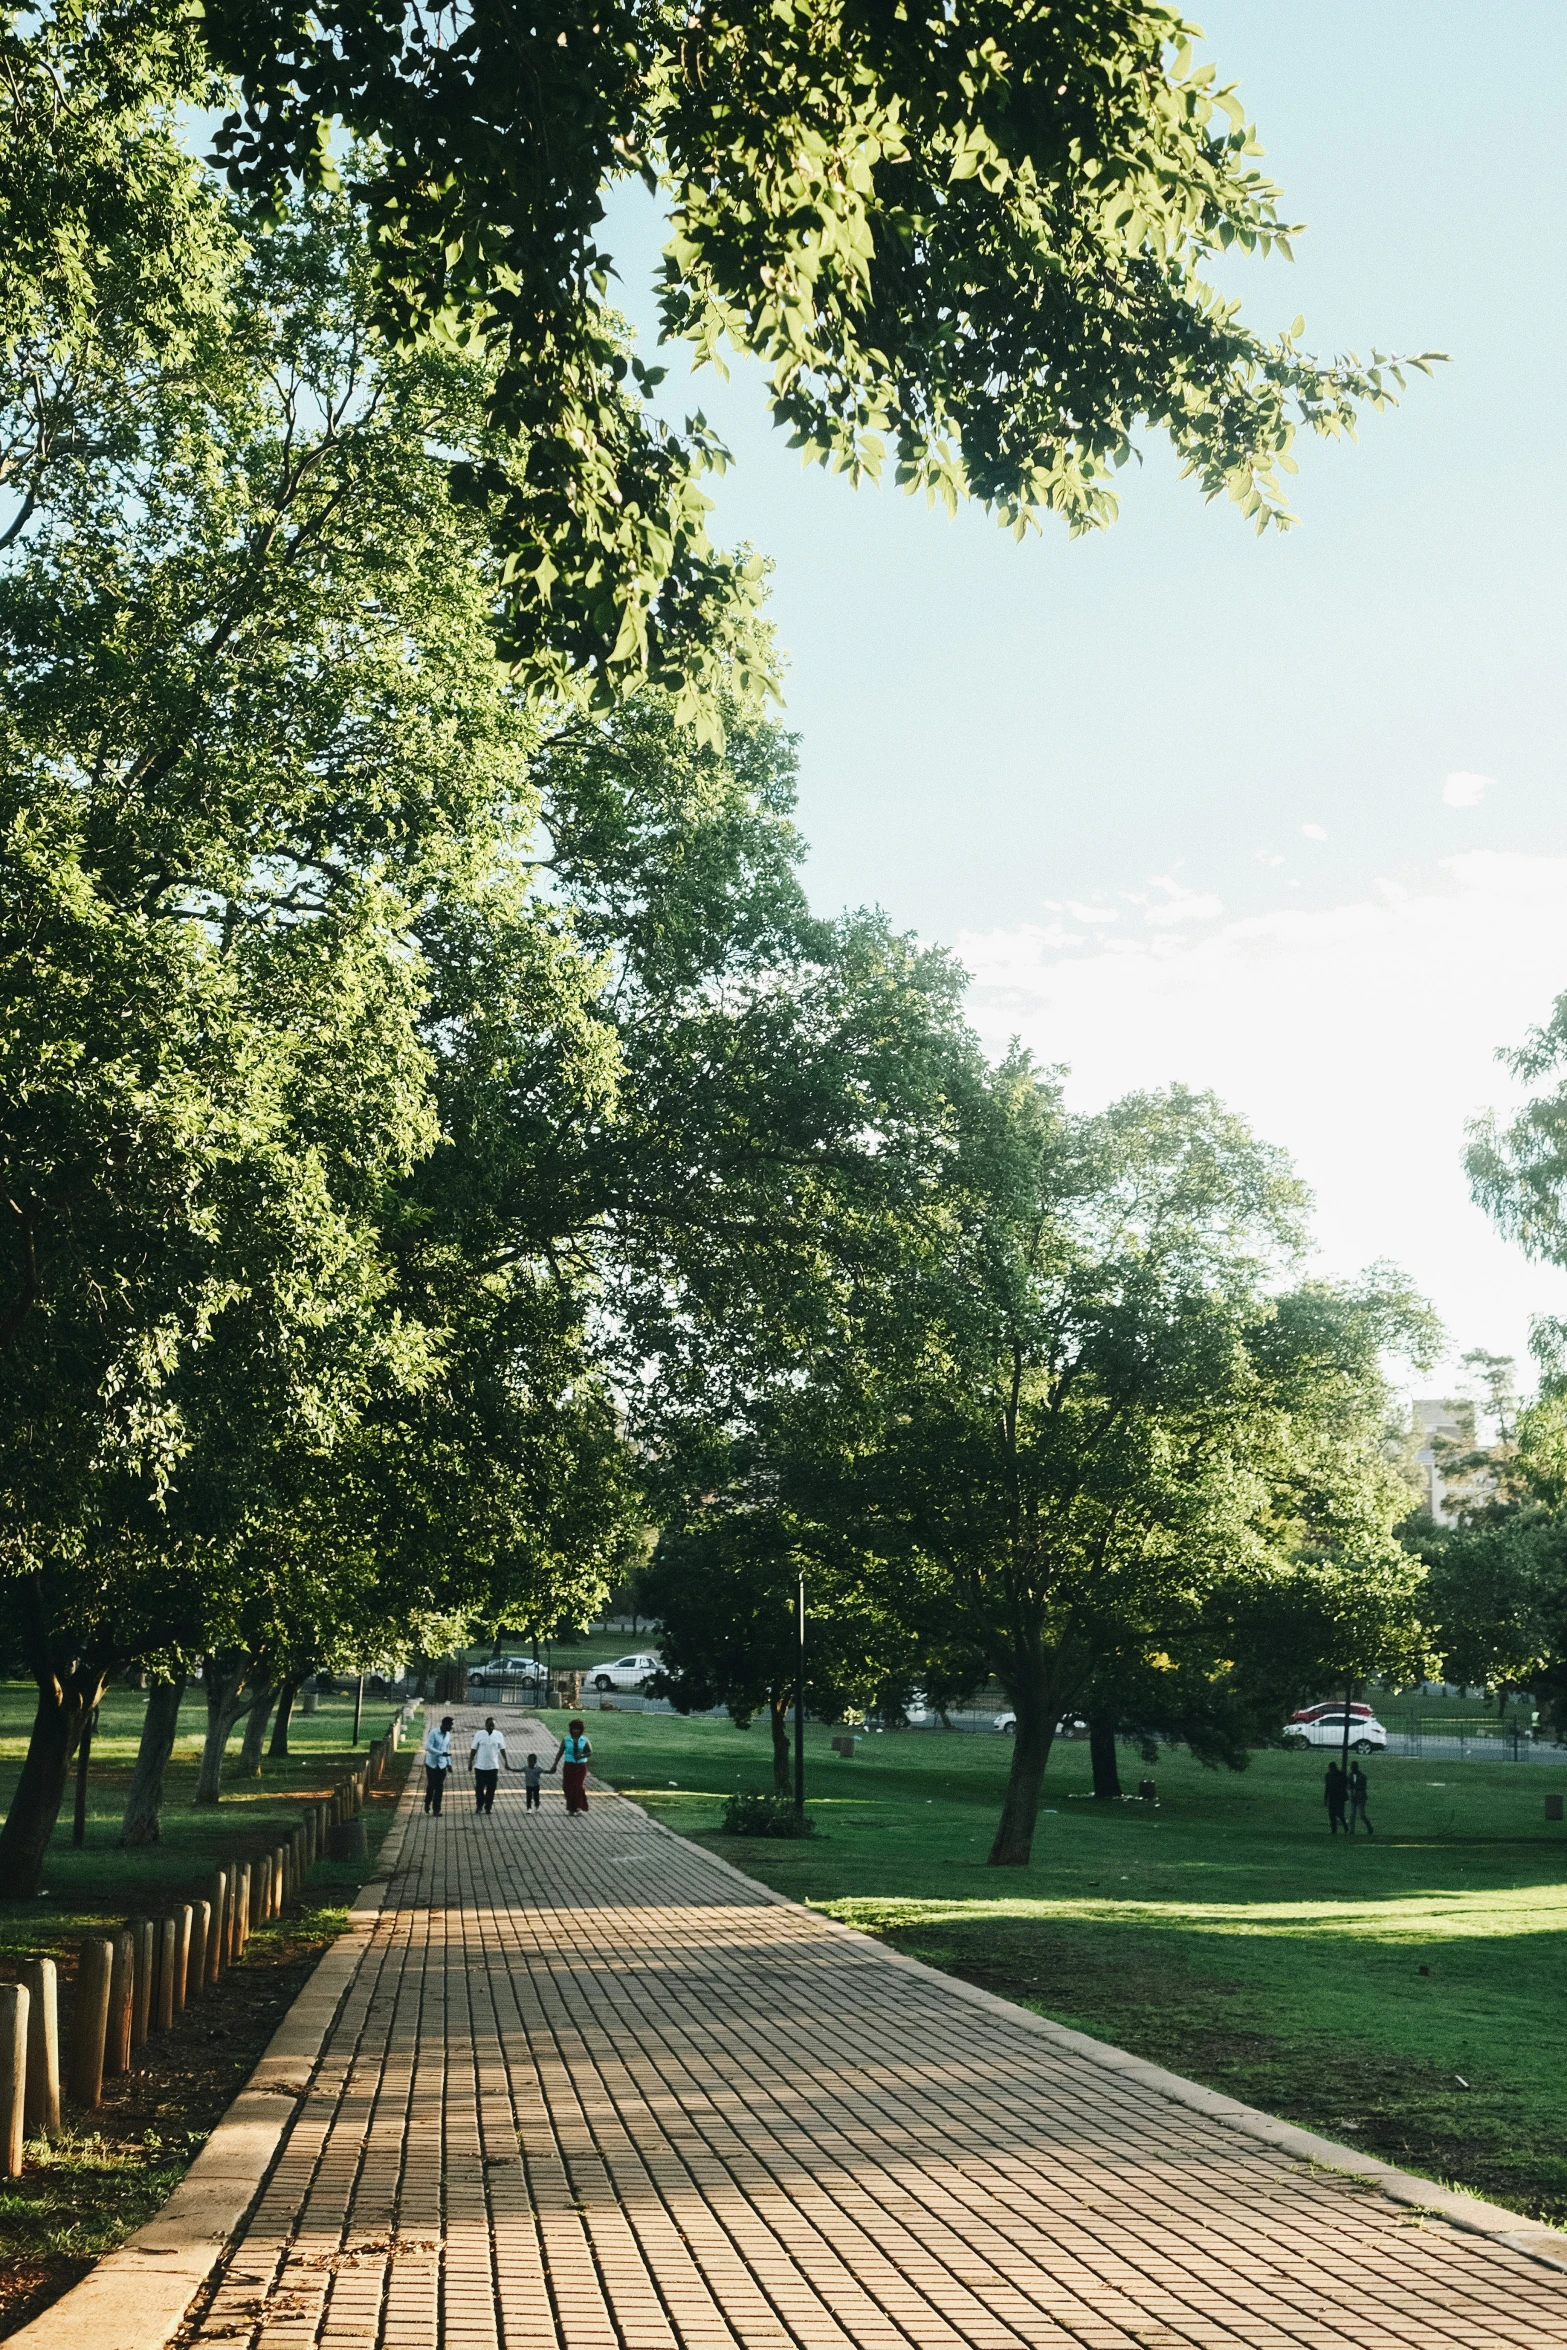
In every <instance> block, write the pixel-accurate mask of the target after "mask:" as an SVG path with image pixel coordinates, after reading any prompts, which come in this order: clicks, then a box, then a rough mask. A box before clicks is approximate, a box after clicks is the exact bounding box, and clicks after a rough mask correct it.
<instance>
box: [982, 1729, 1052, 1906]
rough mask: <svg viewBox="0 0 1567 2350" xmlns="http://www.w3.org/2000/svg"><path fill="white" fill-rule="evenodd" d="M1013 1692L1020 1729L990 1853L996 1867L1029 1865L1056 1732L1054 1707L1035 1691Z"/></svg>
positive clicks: (1022, 1867) (1025, 1866)
mask: <svg viewBox="0 0 1567 2350" xmlns="http://www.w3.org/2000/svg"><path fill="white" fill-rule="evenodd" d="M1011 1695H1012V1702H1013V1705H1014V1706H1015V1708H1016V1710H1017V1728H1016V1730H1015V1731H1014V1732H1013V1734H1012V1771H1011V1775H1010V1777H1009V1778H1008V1780H1007V1792H1006V1798H1005V1800H1004V1802H1003V1803H1002V1806H1001V1818H1000V1820H999V1822H998V1823H997V1827H996V1841H995V1842H994V1844H992V1846H991V1848H990V1853H989V1859H988V1865H989V1866H990V1867H991V1868H993V1869H1026V1868H1027V1866H1028V1857H1029V1854H1030V1853H1031V1852H1032V1850H1033V1848H1034V1822H1035V1821H1036V1820H1037V1819H1038V1817H1039V1791H1040V1788H1041V1786H1042V1785H1043V1782H1044V1776H1045V1765H1046V1763H1047V1762H1048V1761H1049V1760H1050V1741H1051V1739H1052V1738H1053V1736H1054V1735H1055V1724H1056V1713H1055V1709H1054V1707H1053V1706H1043V1705H1041V1704H1040V1703H1039V1700H1038V1697H1037V1696H1036V1695H1035V1694H1034V1693H1033V1692H1032V1691H1029V1692H1027V1693H1020V1692H1017V1691H1013V1692H1012V1693H1011Z"/></svg>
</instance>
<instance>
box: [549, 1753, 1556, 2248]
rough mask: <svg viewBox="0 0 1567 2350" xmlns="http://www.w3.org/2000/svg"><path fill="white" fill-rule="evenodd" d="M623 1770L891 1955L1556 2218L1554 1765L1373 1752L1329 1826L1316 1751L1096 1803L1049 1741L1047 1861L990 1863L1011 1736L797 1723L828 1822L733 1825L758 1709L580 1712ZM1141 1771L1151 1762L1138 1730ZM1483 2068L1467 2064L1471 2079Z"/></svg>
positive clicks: (1173, 1778) (1186, 1772)
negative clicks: (1365, 1779) (1343, 1817)
mask: <svg viewBox="0 0 1567 2350" xmlns="http://www.w3.org/2000/svg"><path fill="white" fill-rule="evenodd" d="M587 1721H588V1727H589V1731H590V1733H591V1735H592V1738H593V1742H594V1746H595V1749H596V1758H597V1760H596V1767H597V1769H598V1770H599V1772H600V1773H601V1775H603V1776H604V1777H606V1778H608V1779H609V1780H611V1781H612V1782H613V1783H614V1784H615V1785H616V1786H618V1787H621V1788H623V1789H624V1790H625V1792H626V1793H628V1794H630V1795H633V1796H635V1797H636V1799H637V1800H638V1801H639V1802H642V1803H645V1804H646V1805H647V1807H648V1809H649V1810H650V1811H651V1812H653V1813H654V1814H655V1816H657V1817H658V1818H659V1819H661V1820H664V1821H665V1822H667V1824H668V1825H670V1826H671V1827H674V1828H677V1829H678V1830H680V1832H681V1833H682V1834H685V1835H689V1836H693V1837H695V1838H696V1839H697V1840H698V1841H700V1842H703V1843H709V1844H710V1845H711V1848H712V1849H713V1850H714V1851H716V1852H720V1853H722V1854H723V1855H724V1856H725V1857H726V1858H727V1859H729V1860H732V1861H734V1862H736V1863H737V1864H738V1865H739V1866H740V1867H742V1868H743V1869H745V1870H747V1871H748V1872H749V1873H750V1874H752V1875H753V1876H756V1877H759V1878H761V1879H762V1880H763V1881H764V1882H765V1883H767V1884H769V1885H773V1886H776V1887H777V1888H778V1889H779V1890H781V1891H783V1892H786V1893H789V1894H791V1895H792V1896H794V1897H795V1898H796V1899H798V1900H801V1901H806V1902H809V1903H811V1904H812V1905H813V1906H816V1907H820V1908H822V1909H825V1910H827V1911H828V1912H829V1913H830V1914H831V1915H832V1916H834V1917H839V1918H842V1919H844V1920H846V1921H847V1922H848V1923H850V1924H852V1925H855V1926H859V1927H861V1928H863V1929H865V1930H866V1931H868V1932H871V1933H875V1934H880V1935H883V1936H884V1937H885V1938H886V1939H887V1940H888V1941H889V1942H892V1943H894V1944H896V1946H897V1947H898V1948H899V1949H900V1950H905V1951H908V1952H910V1953H911V1954H912V1955H913V1956H915V1957H918V1958H922V1959H925V1960H927V1961H928V1962H929V1963H930V1964H932V1965H935V1966H938V1967H943V1968H946V1969H948V1970H949V1971H951V1972H953V1973H955V1974H959V1975H962V1976H964V1977H966V1978H967V1979H968V1980H970V1981H972V1982H977V1983H982V1984H983V1985H984V1986H985V1987H986V1988H987V1989H990V1990H993V1991H996V1992H999V1993H1001V1994H1002V1995H1003V1996H1004V1997H1007V1998H1010V1999H1016V2000H1020V2001H1022V2002H1023V2003H1024V2004H1026V2005H1028V2006H1031V2007H1034V2008H1037V2009H1038V2010H1039V2011H1040V2013H1042V2014H1045V2015H1049V2016H1053V2017H1055V2018H1056V2019H1058V2020H1059V2021H1060V2022H1062V2023H1067V2024H1071V2025H1073V2026H1075V2027H1076V2028H1077V2029H1079V2030H1081V2031H1085V2032H1091V2033H1093V2034H1095V2035H1096V2036H1097V2037H1098V2038H1100V2039H1104V2040H1110V2041H1114V2042H1116V2043H1117V2044H1119V2045H1120V2046H1122V2047H1124V2048H1130V2049H1133V2050H1135V2051H1136V2052H1137V2054H1139V2055H1141V2056H1145V2057H1148V2058H1150V2059H1152V2060H1153V2061H1155V2062H1157V2063H1159V2064H1163V2065H1167V2066H1169V2067H1170V2069H1171V2070H1173V2071H1176V2072H1180V2073H1183V2074H1186V2075H1187V2076H1189V2077H1191V2078H1193V2079H1196V2080H1200V2081H1204V2082H1207V2083H1208V2084H1209V2085H1210V2086H1212V2087H1214V2088H1217V2089H1222V2090H1224V2091H1226V2092H1227V2093H1228V2094H1230V2095H1232V2096H1236V2097H1240V2098H1242V2099H1244V2100H1245V2101H1246V2102H1247V2103H1249V2104H1254V2105H1258V2106H1262V2107H1264V2108H1265V2109H1266V2110H1268V2111H1269V2112H1272V2113H1277V2114H1282V2115H1284V2116H1286V2117H1288V2118H1289V2119H1291V2120H1293V2121H1298V2122H1301V2123H1303V2124H1305V2125H1306V2126H1308V2127H1310V2128H1312V2129H1317V2130H1321V2131H1323V2132H1325V2133H1326V2134H1327V2135H1329V2136H1331V2137H1336V2138H1341V2139H1344V2140H1346V2141H1348V2142H1350V2143H1353V2144H1355V2145H1359V2146H1364V2147H1366V2148H1367V2149H1369V2150H1370V2151H1373V2152H1375V2153H1377V2154H1380V2155H1382V2156H1383V2157H1385V2158H1387V2159H1389V2160H1393V2161H1397V2162H1399V2163H1402V2164H1405V2165H1407V2166H1408V2167H1409V2168H1411V2169H1413V2170H1416V2171H1419V2172H1421V2173H1422V2174H1424V2175H1427V2176H1429V2177H1432V2178H1436V2179H1441V2180H1444V2181H1447V2182H1451V2183H1454V2184H1457V2185H1461V2186H1465V2187H1468V2188H1470V2189H1472V2190H1473V2191H1474V2192H1475V2193H1477V2194H1482V2195H1486V2196H1490V2197H1492V2198H1494V2199H1495V2200H1496V2201H1498V2202H1501V2203H1504V2204H1508V2205H1510V2206H1511V2207H1513V2208H1515V2209H1517V2210H1520V2211H1527V2212H1530V2213H1532V2214H1534V2215H1536V2216H1538V2217H1542V2218H1547V2219H1551V2220H1555V2221H1556V2222H1558V2223H1559V2224H1561V2223H1567V2151H1564V2150H1563V2148H1562V2144H1561V2125H1560V2087H1559V2082H1560V2073H1561V2054H1560V2043H1561V2030H1562V2022H1561V1992H1562V1984H1563V1980H1564V1971H1563V1970H1564V1958H1567V1827H1563V1826H1562V1825H1561V1824H1560V1823H1555V1824H1552V1823H1547V1821H1546V1820H1545V1817H1544V1809H1545V1806H1544V1797H1545V1795H1546V1793H1547V1791H1548V1790H1553V1789H1557V1790H1559V1789H1561V1788H1562V1787H1563V1785H1564V1783H1567V1757H1564V1758H1563V1765H1562V1768H1561V1769H1560V1770H1557V1769H1554V1768H1542V1767H1541V1766H1540V1765H1538V1764H1509V1763H1502V1762H1498V1763H1477V1762H1464V1763H1452V1764H1448V1765H1447V1766H1446V1767H1444V1766H1443V1765H1441V1764H1439V1763H1432V1762H1429V1761H1426V1762H1419V1761H1404V1760H1400V1759H1396V1758H1387V1757H1382V1758H1377V1759H1373V1760H1372V1761H1371V1762H1370V1763H1369V1764H1368V1766H1367V1767H1368V1772H1369V1776H1370V1778H1371V1784H1372V1797H1373V1800H1372V1803H1371V1816H1372V1820H1373V1823H1374V1825H1375V1828H1376V1835H1375V1838H1374V1839H1372V1840H1369V1841H1368V1840H1366V1839H1363V1838H1358V1837H1357V1838H1356V1839H1355V1840H1354V1841H1353V1842H1347V1841H1346V1840H1345V1839H1343V1838H1342V1837H1340V1838H1330V1836H1329V1835H1328V1832H1327V1818H1326V1813H1325V1811H1324V1809H1323V1805H1322V1771H1323V1762H1322V1759H1321V1758H1320V1757H1319V1756H1315V1755H1291V1754H1282V1753H1268V1754H1261V1755H1258V1756H1257V1757H1256V1758H1255V1760H1254V1762H1253V1764H1252V1767H1251V1769H1250V1770H1249V1771H1246V1772H1242V1773H1230V1772H1225V1771H1204V1770H1201V1769H1199V1768H1198V1767H1197V1765H1195V1764H1194V1763H1193V1762H1192V1761H1191V1760H1190V1759H1189V1757H1187V1756H1186V1755H1184V1754H1181V1753H1169V1754H1165V1755H1162V1756H1161V1758H1160V1761H1159V1763H1158V1764H1157V1765H1156V1766H1153V1769H1152V1775H1153V1776H1154V1777H1155V1778H1156V1780H1157V1783H1158V1790H1159V1802H1158V1805H1157V1808H1156V1807H1154V1806H1152V1805H1146V1804H1142V1803H1138V1802H1135V1801H1133V1802H1128V1803H1122V1804H1117V1805H1104V1804H1095V1803H1094V1802H1093V1801H1092V1798H1091V1794H1090V1780H1089V1771H1088V1755H1087V1749H1086V1747H1085V1746H1083V1745H1078V1744H1065V1743H1062V1744H1058V1745H1057V1746H1056V1748H1055V1751H1054V1753H1053V1755H1052V1757H1051V1764H1050V1770H1049V1773H1048V1777H1047V1792H1046V1796H1045V1802H1046V1805H1047V1807H1048V1808H1047V1810H1046V1811H1045V1814H1044V1816H1043V1817H1042V1818H1041V1820H1040V1823H1039V1832H1038V1835H1037V1837H1036V1839H1035V1845H1034V1858H1033V1864H1032V1866H1031V1867H1030V1868H1029V1869H1027V1870H1024V1871H1016V1870H996V1869H989V1868H987V1867H986V1866H985V1854H986V1851H987V1850H988V1848H989V1844H990V1839H991V1835H992V1832H993V1829H994V1826H995V1818H996V1811H997V1807H998V1804H999V1802H1000V1797H1001V1790H1002V1785H1003V1782H1004V1779H1005V1776H1006V1771H1007V1764H1008V1747H1007V1741H1005V1740H1004V1739H1002V1738H1000V1737H995V1738H988V1737H986V1736H984V1735H983V1734H976V1735H965V1734H961V1733H954V1734H944V1733H941V1732H918V1731H907V1732H903V1733H901V1734H889V1735H887V1736H884V1737H873V1738H869V1739H866V1740H864V1741H863V1742H862V1743H861V1746H860V1749H859V1753H858V1755H857V1756H856V1758H855V1759H854V1760H853V1761H852V1762H845V1761H840V1760H839V1758H838V1757H837V1756H835V1755H834V1754H833V1753H832V1752H831V1750H830V1748H829V1746H828V1739H829V1737H830V1736H831V1733H830V1731H828V1730H826V1729H825V1728H817V1727H816V1726H814V1725H813V1726H812V1727H811V1728H810V1729H809V1730H808V1732H807V1765H808V1793H809V1795H810V1799H811V1812H812V1816H813V1818H814V1820H815V1822H816V1828H817V1833H816V1835H815V1836H814V1837H813V1838H811V1839H810V1840H808V1841H805V1842H800V1843H784V1842H767V1841H760V1840H754V1841H753V1840H749V1839H747V1840H741V1839H737V1838H728V1837H720V1836H719V1835H717V1833H716V1829H717V1823H718V1804H719V1801H720V1800H721V1799H722V1798H723V1797H725V1796H727V1795H729V1794H731V1793H733V1792H734V1791H735V1790H736V1789H737V1788H762V1787H765V1786H767V1785H768V1784H769V1783H770V1768H769V1764H770V1757H769V1752H768V1746H767V1739H766V1733H765V1730H764V1729H763V1728H762V1727H760V1726H757V1727H755V1728H753V1729H751V1730H750V1731H749V1732H737V1731H736V1730H734V1729H733V1728H732V1727H731V1726H730V1725H729V1724H727V1723H709V1722H681V1721H679V1720H677V1719H675V1718H673V1717H671V1716H667V1715H655V1714H643V1715H637V1714H629V1713H599V1712H596V1711H595V1712H591V1713H589V1714H588V1715H587ZM1122 1753H1123V1761H1122V1775H1123V1781H1124V1782H1126V1783H1129V1784H1131V1785H1133V1786H1135V1784H1136V1782H1137V1780H1138V1778H1139V1776H1141V1775H1142V1773H1143V1771H1144V1769H1145V1767H1146V1766H1143V1765H1141V1764H1139V1763H1138V1762H1137V1760H1136V1755H1135V1750H1128V1749H1123V1750H1122ZM1464 2084H1467V2085H1464Z"/></svg>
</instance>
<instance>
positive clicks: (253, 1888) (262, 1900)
mask: <svg viewBox="0 0 1567 2350" xmlns="http://www.w3.org/2000/svg"><path fill="white" fill-rule="evenodd" d="M250 1898H251V1905H252V1913H253V1915H254V1917H255V1921H256V1923H257V1925H258V1926H264V1925H265V1924H266V1922H267V1918H268V1916H269V1915H270V1914H271V1913H270V1908H269V1904H270V1903H271V1900H272V1863H271V1861H270V1860H269V1859H268V1858H267V1856H266V1854H265V1853H263V1854H262V1855H261V1858H260V1859H259V1860H253V1861H252V1862H251V1864H250Z"/></svg>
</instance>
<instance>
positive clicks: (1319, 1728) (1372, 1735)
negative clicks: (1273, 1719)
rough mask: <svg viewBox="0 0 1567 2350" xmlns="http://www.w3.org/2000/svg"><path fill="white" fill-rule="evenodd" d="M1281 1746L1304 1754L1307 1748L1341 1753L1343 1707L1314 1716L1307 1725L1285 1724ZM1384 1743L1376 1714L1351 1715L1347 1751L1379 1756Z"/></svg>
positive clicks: (1382, 1730)
mask: <svg viewBox="0 0 1567 2350" xmlns="http://www.w3.org/2000/svg"><path fill="white" fill-rule="evenodd" d="M1284 1743H1285V1745H1286V1746H1293V1747H1294V1749H1295V1751H1296V1752H1297V1754H1303V1753H1304V1752H1305V1750H1306V1749H1307V1747H1309V1746H1336V1747H1337V1748H1338V1749H1339V1752H1340V1753H1341V1754H1342V1752H1343V1750H1344V1708H1343V1707H1342V1706H1340V1707H1339V1709H1338V1711H1337V1713H1331V1714H1317V1715H1316V1716H1315V1717H1314V1719H1313V1720H1311V1721H1309V1722H1286V1723H1285V1725H1284ZM1386 1744H1387V1732H1386V1731H1385V1730H1384V1729H1383V1727H1382V1724H1381V1723H1380V1722H1379V1721H1378V1720H1377V1718H1376V1715H1375V1714H1366V1713H1352V1714H1351V1715H1350V1717H1349V1751H1350V1753H1351V1754H1380V1753H1381V1752H1382V1749H1383V1748H1384V1747H1385V1746H1386Z"/></svg>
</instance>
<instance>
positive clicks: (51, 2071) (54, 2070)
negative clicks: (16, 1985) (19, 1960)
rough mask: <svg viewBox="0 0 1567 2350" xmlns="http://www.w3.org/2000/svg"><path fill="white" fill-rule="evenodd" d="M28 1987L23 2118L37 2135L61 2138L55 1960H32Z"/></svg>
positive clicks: (24, 1974)
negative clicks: (25, 2084) (25, 2081)
mask: <svg viewBox="0 0 1567 2350" xmlns="http://www.w3.org/2000/svg"><path fill="white" fill-rule="evenodd" d="M22 1981H23V1982H24V1983H25V1984H26V1986H27V2001H28V2005H27V2094H26V2097H25V2099H24V2100H23V2107H22V2111H23V2118H24V2120H25V2121H26V2124H27V2127H28V2129H29V2130H30V2131H31V2132H32V2133H33V2134H34V2135H35V2136H36V2135H38V2134H39V2133H42V2135H43V2136H44V2137H46V2138H58V2136H59V2135H60V1976H59V1970H58V1968H57V1967H56V1965H55V1963H54V1960H53V1959H52V1958H30V1959H29V1960H28V1961H27V1963H26V1965H25V1966H24V1967H23V1969H22Z"/></svg>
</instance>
